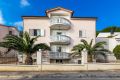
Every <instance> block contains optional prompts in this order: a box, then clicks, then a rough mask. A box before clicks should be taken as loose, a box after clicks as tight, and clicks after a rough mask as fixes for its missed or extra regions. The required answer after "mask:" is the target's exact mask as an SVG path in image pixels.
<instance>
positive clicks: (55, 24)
mask: <svg viewBox="0 0 120 80" xmlns="http://www.w3.org/2000/svg"><path fill="white" fill-rule="evenodd" d="M50 23H51V27H50V28H51V29H70V26H71V22H70V21H69V20H68V19H66V18H62V17H52V18H51V19H50Z"/></svg>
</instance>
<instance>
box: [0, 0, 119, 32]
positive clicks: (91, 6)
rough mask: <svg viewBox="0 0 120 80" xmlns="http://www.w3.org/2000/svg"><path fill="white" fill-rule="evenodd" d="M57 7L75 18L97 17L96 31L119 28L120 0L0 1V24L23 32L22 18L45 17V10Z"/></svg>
mask: <svg viewBox="0 0 120 80" xmlns="http://www.w3.org/2000/svg"><path fill="white" fill-rule="evenodd" d="M58 6H59V7H63V8H66V9H70V10H73V11H74V15H73V16H76V17H98V19H97V25H96V29H97V30H102V29H104V28H106V27H108V26H120V0H0V24H4V25H8V26H15V27H17V28H18V29H19V30H23V25H22V16H45V10H48V9H51V8H55V7H58Z"/></svg>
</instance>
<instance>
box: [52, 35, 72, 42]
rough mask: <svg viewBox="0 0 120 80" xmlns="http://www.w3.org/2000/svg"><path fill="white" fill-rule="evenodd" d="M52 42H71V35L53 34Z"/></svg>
mask: <svg viewBox="0 0 120 80" xmlns="http://www.w3.org/2000/svg"><path fill="white" fill-rule="evenodd" d="M51 43H54V44H57V43H58V44H70V37H68V36H65V35H56V36H51Z"/></svg>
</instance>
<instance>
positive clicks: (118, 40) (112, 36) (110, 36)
mask: <svg viewBox="0 0 120 80" xmlns="http://www.w3.org/2000/svg"><path fill="white" fill-rule="evenodd" d="M102 41H105V42H106V45H105V46H104V48H105V49H108V50H110V51H111V52H113V49H114V48H115V47H116V46H117V45H120V32H114V33H111V32H101V33H99V34H98V36H97V38H96V42H102ZM101 57H102V56H101ZM105 58H106V60H107V62H116V57H115V56H114V54H106V57H105Z"/></svg>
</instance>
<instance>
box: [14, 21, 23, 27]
mask: <svg viewBox="0 0 120 80" xmlns="http://www.w3.org/2000/svg"><path fill="white" fill-rule="evenodd" d="M14 26H16V27H19V26H23V22H22V21H18V22H15V23H14Z"/></svg>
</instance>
